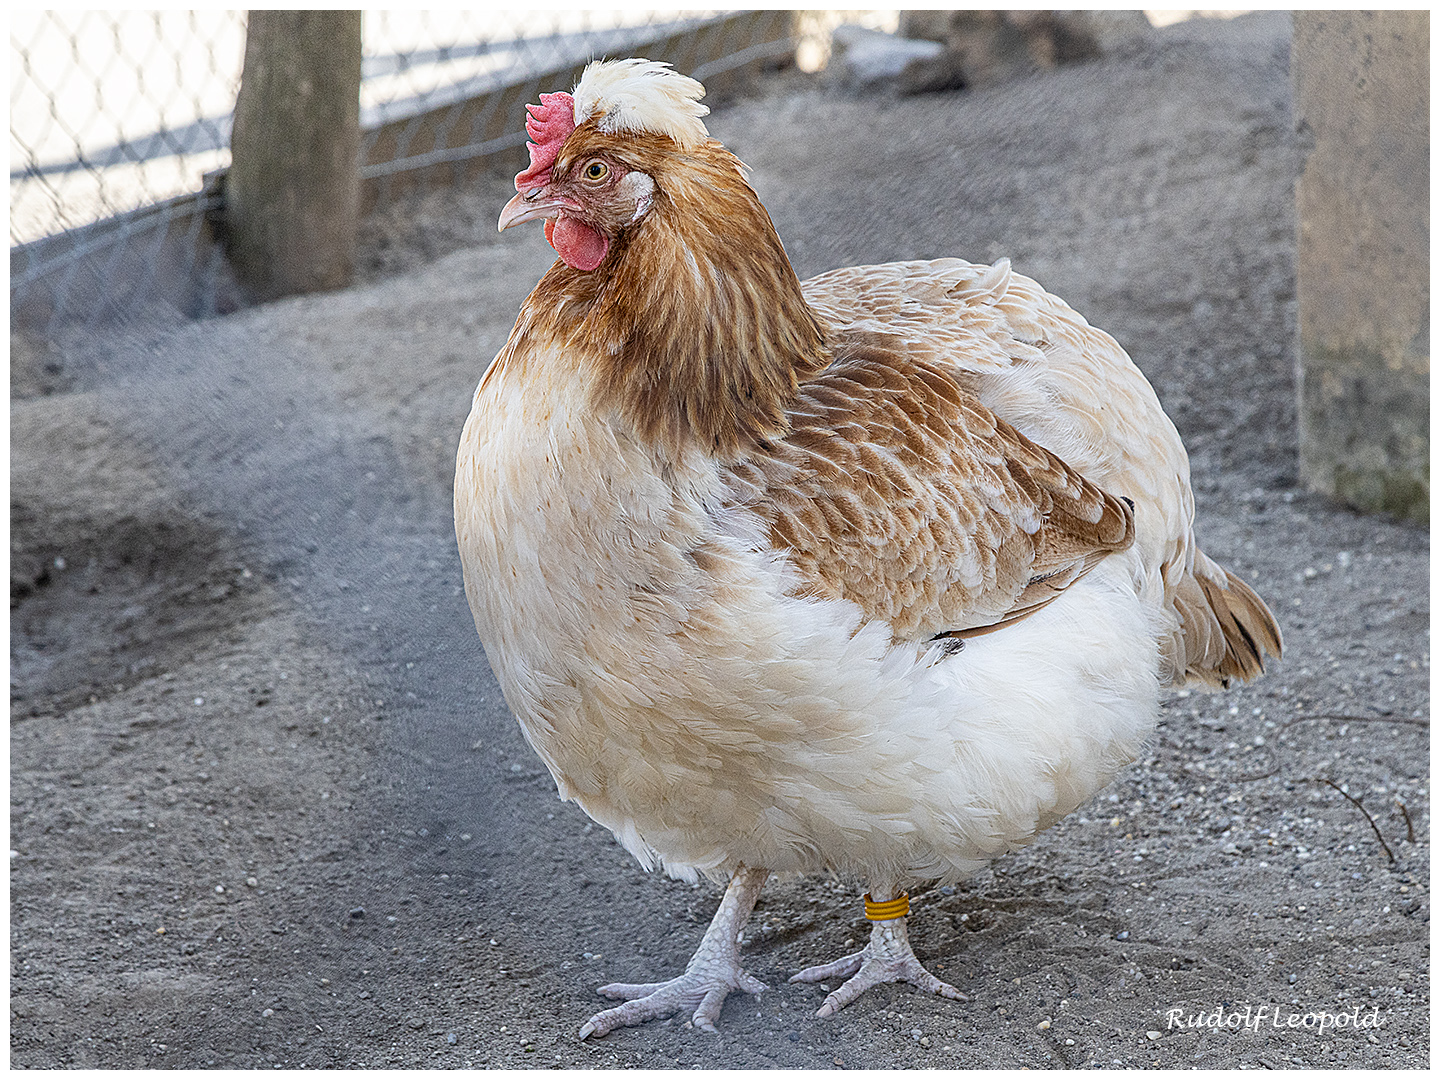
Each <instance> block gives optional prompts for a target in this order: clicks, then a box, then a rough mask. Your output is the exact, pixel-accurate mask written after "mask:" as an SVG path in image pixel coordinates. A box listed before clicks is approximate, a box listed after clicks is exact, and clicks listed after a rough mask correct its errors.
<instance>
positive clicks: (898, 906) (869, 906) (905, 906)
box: [865, 892, 910, 922]
mask: <svg viewBox="0 0 1440 1080" xmlns="http://www.w3.org/2000/svg"><path fill="white" fill-rule="evenodd" d="M909 914H910V894H909V893H901V894H900V895H899V896H897V897H896V898H895V899H894V900H886V901H884V902H883V903H879V904H877V903H876V902H875V901H874V900H871V899H870V894H869V893H868V892H867V893H866V894H865V917H866V918H867V919H869V920H870V921H871V922H884V921H885V920H886V919H903V918H904V917H905V916H906V915H909Z"/></svg>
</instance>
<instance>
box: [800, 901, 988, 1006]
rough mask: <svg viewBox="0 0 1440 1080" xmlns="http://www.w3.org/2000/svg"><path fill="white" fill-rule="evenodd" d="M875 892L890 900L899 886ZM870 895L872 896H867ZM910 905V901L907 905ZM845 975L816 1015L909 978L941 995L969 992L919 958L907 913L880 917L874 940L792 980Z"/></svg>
mask: <svg viewBox="0 0 1440 1080" xmlns="http://www.w3.org/2000/svg"><path fill="white" fill-rule="evenodd" d="M871 895H874V896H878V897H880V898H881V900H882V901H888V900H891V899H892V898H894V897H896V896H898V895H899V893H898V891H897V890H895V889H872V890H871ZM867 899H868V897H867ZM907 907H908V905H907ZM835 978H840V979H845V980H846V981H845V982H844V983H842V984H841V985H840V986H839V987H837V988H836V989H835V990H833V991H831V993H830V994H829V995H828V996H827V997H826V998H825V1003H824V1004H823V1005H821V1006H820V1008H819V1010H818V1011H817V1012H816V1013H815V1015H816V1016H821V1017H824V1016H834V1015H835V1014H836V1013H837V1012H839V1011H840V1010H841V1009H843V1008H844V1007H845V1006H846V1005H849V1004H850V1002H852V1001H854V1000H855V999H856V998H857V997H859V996H860V995H861V994H863V993H864V992H865V991H866V990H869V989H870V987H872V986H878V985H879V984H880V983H887V982H908V983H911V984H913V985H915V986H918V987H919V988H920V989H921V990H926V991H929V992H930V993H932V994H939V995H940V996H941V997H947V998H955V999H957V1000H963V999H964V997H965V995H964V994H962V993H960V991H959V990H956V989H955V987H953V986H951V985H950V984H949V983H946V982H941V981H940V980H939V979H937V978H936V977H935V976H934V975H931V974H930V972H928V971H926V970H925V968H924V967H923V966H922V965H921V963H920V961H919V960H917V959H915V953H914V950H912V949H911V948H910V936H909V934H908V933H906V930H905V916H904V915H900V916H898V917H896V918H893V919H881V920H876V921H875V922H874V923H873V924H872V925H871V929H870V942H869V944H867V945H866V946H865V948H863V949H861V950H860V951H859V952H857V953H851V954H850V955H849V956H844V957H841V958H840V959H839V960H836V961H835V962H834V963H830V964H820V965H817V966H816V967H809V968H806V969H805V970H804V971H802V972H800V973H799V974H798V975H792V976H791V978H790V981H791V982H820V981H822V980H824V979H835Z"/></svg>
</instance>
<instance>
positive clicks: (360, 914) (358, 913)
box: [350, 907, 365, 919]
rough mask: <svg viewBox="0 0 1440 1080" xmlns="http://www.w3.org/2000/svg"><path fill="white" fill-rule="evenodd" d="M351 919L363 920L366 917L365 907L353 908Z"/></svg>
mask: <svg viewBox="0 0 1440 1080" xmlns="http://www.w3.org/2000/svg"><path fill="white" fill-rule="evenodd" d="M350 917H351V918H352V919H363V918H364V917H365V909H364V908H363V907H352V908H351V909H350Z"/></svg>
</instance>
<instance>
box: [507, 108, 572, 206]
mask: <svg viewBox="0 0 1440 1080" xmlns="http://www.w3.org/2000/svg"><path fill="white" fill-rule="evenodd" d="M525 108H526V109H527V110H528V111H529V114H530V115H529V116H527V117H526V118H525V134H527V135H529V136H530V138H531V140H532V141H531V142H528V143H526V144H525V145H526V147H527V148H528V149H529V150H530V167H529V168H528V169H526V170H525V171H524V172H522V173H521V174H520V175H519V176H517V177H515V190H516V191H524V190H525V189H526V188H528V187H536V186H538V185H542V184H548V183H549V182H550V166H552V165H554V164H555V159H556V158H557V157H558V156H559V155H560V147H562V146H563V145H565V140H566V139H568V138H569V137H570V133H571V132H572V131H574V130H575V99H574V98H572V97H571V96H570V95H569V94H567V93H565V92H564V91H563V90H562V91H560V92H559V93H555V94H541V95H540V104H539V105H526V106H525Z"/></svg>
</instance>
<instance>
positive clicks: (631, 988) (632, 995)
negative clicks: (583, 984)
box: [595, 983, 665, 1001]
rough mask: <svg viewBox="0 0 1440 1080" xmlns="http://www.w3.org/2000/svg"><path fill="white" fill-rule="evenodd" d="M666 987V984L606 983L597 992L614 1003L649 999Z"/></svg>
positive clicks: (597, 988)
mask: <svg viewBox="0 0 1440 1080" xmlns="http://www.w3.org/2000/svg"><path fill="white" fill-rule="evenodd" d="M664 985H665V984H664V983H606V984H605V985H604V986H600V987H596V989H595V992H596V993H597V994H599V995H600V996H601V997H607V998H610V1000H612V1001H634V1000H635V999H636V998H642V997H648V996H649V995H651V994H653V993H655V991H657V990H659V989H661V988H662V987H663V986H664Z"/></svg>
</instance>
